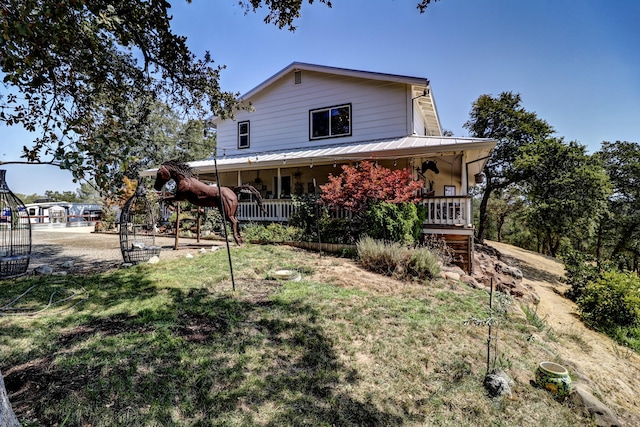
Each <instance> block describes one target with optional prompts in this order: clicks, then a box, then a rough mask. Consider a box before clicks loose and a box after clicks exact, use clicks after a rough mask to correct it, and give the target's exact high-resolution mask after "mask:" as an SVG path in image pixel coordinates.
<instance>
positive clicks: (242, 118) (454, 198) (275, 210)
mask: <svg viewBox="0 0 640 427" xmlns="http://www.w3.org/2000/svg"><path fill="white" fill-rule="evenodd" d="M240 100H241V101H243V102H244V103H247V104H249V103H250V105H251V108H250V109H248V110H242V111H238V112H237V113H236V114H235V118H234V119H233V120H231V119H227V120H221V119H218V118H213V119H212V126H213V127H214V128H215V129H216V133H217V158H216V161H215V162H214V160H213V159H208V160H202V161H196V162H191V163H190V165H191V166H192V167H193V168H194V169H195V170H196V171H197V172H198V176H199V179H200V180H202V181H208V182H215V181H216V179H215V177H216V175H215V164H216V163H217V168H218V172H219V176H220V184H221V185H223V186H237V185H241V184H251V185H253V186H254V187H256V188H257V189H258V190H259V191H260V192H261V193H262V196H263V198H264V199H265V205H266V208H267V210H268V212H269V215H264V214H263V213H262V212H260V211H259V210H258V209H257V207H256V205H255V204H254V203H251V202H248V201H247V202H241V206H240V209H239V215H238V218H239V219H240V220H241V221H243V220H244V221H247V220H256V221H284V220H286V219H287V217H288V216H289V214H290V213H291V203H290V197H291V195H292V194H305V193H315V192H319V186H320V185H322V184H324V183H326V182H327V180H328V176H329V174H334V175H338V174H340V173H341V172H342V170H341V168H340V166H341V165H343V164H351V165H353V164H356V163H358V162H361V161H365V160H367V161H372V162H377V163H378V164H380V165H382V166H385V167H387V168H391V169H395V168H408V169H410V170H412V171H413V174H414V177H415V179H418V180H423V182H424V186H425V192H424V203H425V204H426V205H427V206H428V208H429V216H428V219H427V221H426V223H425V225H424V232H425V233H426V234H437V235H442V236H449V237H451V236H454V237H451V238H452V239H454V240H455V239H460V238H461V239H463V240H466V241H469V242H470V241H471V239H472V236H473V225H472V222H473V221H472V211H471V198H470V196H469V195H468V194H469V189H470V188H471V186H473V185H475V184H476V180H477V179H478V178H479V176H480V174H481V172H482V169H483V167H484V164H485V163H486V160H487V157H488V156H489V154H490V152H491V150H492V149H493V147H494V146H495V141H493V140H487V139H477V138H458V137H446V136H443V134H442V128H441V125H440V119H439V117H438V112H437V109H436V105H435V101H434V98H433V93H432V90H431V86H430V82H429V80H428V79H427V78H425V77H409V76H402V75H394V74H384V73H375V72H368V71H358V70H350V69H344V68H335V67H327V66H322V65H314V64H306V63H299V62H294V63H292V64H290V65H288V66H287V67H286V68H284V69H282V70H281V71H279V72H278V73H276V74H275V75H273V76H271V77H269V78H268V79H267V80H265V81H264V82H263V83H261V84H260V85H258V86H257V87H255V88H253V89H251V90H250V91H249V92H247V93H246V94H244V95H242V96H241V97H240ZM153 173H154V171H148V173H147V174H148V175H152V174H153ZM456 236H457V237H456ZM469 246H471V245H470V243H469ZM469 250H470V249H469Z"/></svg>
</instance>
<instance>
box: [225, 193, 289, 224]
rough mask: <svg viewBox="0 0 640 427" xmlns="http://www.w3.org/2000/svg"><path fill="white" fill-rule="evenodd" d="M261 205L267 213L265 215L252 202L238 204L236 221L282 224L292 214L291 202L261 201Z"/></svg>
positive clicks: (278, 200)
mask: <svg viewBox="0 0 640 427" xmlns="http://www.w3.org/2000/svg"><path fill="white" fill-rule="evenodd" d="M262 205H263V206H264V209H265V210H266V211H267V213H266V214H265V213H264V212H262V211H261V210H260V207H259V206H258V204H257V203H256V202H254V201H251V202H239V203H238V219H239V220H240V221H273V222H284V221H287V220H288V219H289V217H291V214H292V213H293V204H292V203H291V200H287V199H275V200H263V203H262Z"/></svg>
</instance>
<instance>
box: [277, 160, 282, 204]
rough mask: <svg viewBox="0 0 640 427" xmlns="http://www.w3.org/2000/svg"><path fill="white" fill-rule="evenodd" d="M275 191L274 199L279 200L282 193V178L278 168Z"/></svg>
mask: <svg viewBox="0 0 640 427" xmlns="http://www.w3.org/2000/svg"><path fill="white" fill-rule="evenodd" d="M276 190H277V192H276V199H279V198H280V192H281V191H282V176H281V175H280V168H278V188H277V189H276Z"/></svg>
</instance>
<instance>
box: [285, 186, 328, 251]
mask: <svg viewBox="0 0 640 427" xmlns="http://www.w3.org/2000/svg"><path fill="white" fill-rule="evenodd" d="M291 204H292V205H293V213H292V214H291V216H290V217H289V221H288V223H289V225H291V226H294V227H297V228H298V229H299V230H300V233H301V235H300V238H301V239H302V240H313V241H315V240H318V229H319V227H318V226H319V224H320V222H321V220H322V218H323V217H324V216H325V215H326V208H325V207H324V206H320V205H319V204H318V197H317V196H315V195H313V194H305V195H302V196H292V198H291Z"/></svg>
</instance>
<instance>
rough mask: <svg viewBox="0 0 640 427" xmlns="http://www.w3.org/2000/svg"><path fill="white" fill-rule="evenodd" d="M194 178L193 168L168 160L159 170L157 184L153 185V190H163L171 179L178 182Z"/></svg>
mask: <svg viewBox="0 0 640 427" xmlns="http://www.w3.org/2000/svg"><path fill="white" fill-rule="evenodd" d="M192 177H195V175H194V174H193V170H192V169H191V166H189V165H187V164H186V163H182V162H180V161H178V160H167V161H166V162H164V163H163V164H162V165H160V167H159V168H158V172H156V182H155V183H154V184H153V188H154V189H155V190H156V191H160V190H162V186H164V185H165V184H166V183H167V182H169V181H170V180H171V179H175V180H176V181H177V180H179V179H180V178H192Z"/></svg>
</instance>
